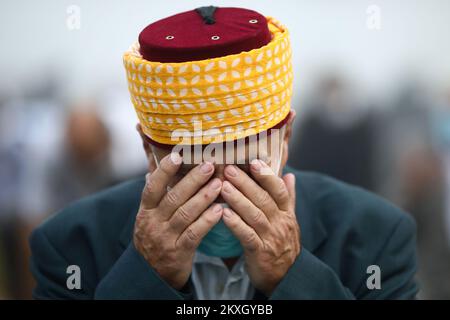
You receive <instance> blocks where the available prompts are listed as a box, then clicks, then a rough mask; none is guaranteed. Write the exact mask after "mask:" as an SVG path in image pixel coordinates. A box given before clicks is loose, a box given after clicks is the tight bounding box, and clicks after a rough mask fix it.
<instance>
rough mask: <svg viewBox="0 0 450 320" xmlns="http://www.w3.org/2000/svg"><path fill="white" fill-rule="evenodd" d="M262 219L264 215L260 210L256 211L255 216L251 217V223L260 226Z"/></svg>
mask: <svg viewBox="0 0 450 320" xmlns="http://www.w3.org/2000/svg"><path fill="white" fill-rule="evenodd" d="M263 218H264V213H263V212H262V211H261V210H259V209H258V210H256V212H255V214H254V215H253V221H254V222H255V223H257V224H262V223H263Z"/></svg>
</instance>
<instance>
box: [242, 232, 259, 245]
mask: <svg viewBox="0 0 450 320" xmlns="http://www.w3.org/2000/svg"><path fill="white" fill-rule="evenodd" d="M255 239H256V235H255V233H254V232H248V233H247V234H246V235H245V236H244V242H245V243H247V244H251V243H253V242H254V241H255Z"/></svg>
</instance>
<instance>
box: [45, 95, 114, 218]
mask: <svg viewBox="0 0 450 320" xmlns="http://www.w3.org/2000/svg"><path fill="white" fill-rule="evenodd" d="M96 110H97V107H96V106H95V105H94V104H93V103H92V102H87V103H81V104H77V105H75V106H73V107H72V108H71V109H70V110H69V113H68V116H67V120H66V129H65V133H64V141H63V144H62V148H61V149H60V151H61V152H60V154H59V155H58V156H57V157H55V159H53V160H51V161H50V162H49V165H48V168H47V179H48V180H47V182H46V183H45V186H46V187H47V188H48V190H47V192H46V193H47V194H48V196H49V199H47V201H46V203H47V204H48V209H47V210H45V211H46V212H54V211H56V210H59V209H61V208H62V207H63V206H65V205H66V204H67V203H70V202H72V201H74V200H76V199H79V198H81V197H83V196H86V195H88V194H90V193H92V192H94V191H97V190H100V189H102V188H104V187H106V186H108V185H110V184H111V183H112V181H113V175H112V172H111V168H110V157H109V153H110V148H111V141H110V135H109V132H108V129H107V128H106V127H105V125H104V123H103V121H102V120H101V119H100V117H99V115H98V113H97V111H96Z"/></svg>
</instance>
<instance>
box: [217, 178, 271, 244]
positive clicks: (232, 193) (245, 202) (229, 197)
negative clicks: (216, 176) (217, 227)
mask: <svg viewBox="0 0 450 320" xmlns="http://www.w3.org/2000/svg"><path fill="white" fill-rule="evenodd" d="M221 195H222V197H223V198H224V200H225V202H226V203H228V204H229V205H230V206H231V207H232V208H233V209H234V211H235V212H237V213H238V214H239V216H240V217H241V218H242V219H244V221H245V222H246V223H247V224H248V225H249V226H250V227H252V228H253V229H255V231H256V232H257V233H258V234H259V235H261V236H262V235H264V233H265V232H267V230H269V227H270V223H269V220H268V219H267V217H266V215H265V214H264V212H263V211H262V210H261V209H259V208H258V207H256V206H255V205H254V204H253V203H252V202H251V201H250V200H249V199H247V198H246V197H245V196H244V195H243V194H242V193H241V192H240V191H239V190H238V189H236V188H235V187H234V186H233V185H232V184H231V183H230V182H228V181H224V182H223V185H222V191H221Z"/></svg>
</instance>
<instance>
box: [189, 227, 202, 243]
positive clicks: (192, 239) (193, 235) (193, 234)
mask: <svg viewBox="0 0 450 320" xmlns="http://www.w3.org/2000/svg"><path fill="white" fill-rule="evenodd" d="M186 237H187V239H188V240H189V241H188V242H191V243H196V242H197V241H198V240H199V238H200V237H199V235H198V234H197V233H196V232H195V231H194V230H192V228H191V227H189V228H187V229H186Z"/></svg>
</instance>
